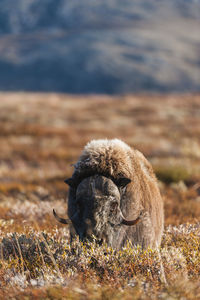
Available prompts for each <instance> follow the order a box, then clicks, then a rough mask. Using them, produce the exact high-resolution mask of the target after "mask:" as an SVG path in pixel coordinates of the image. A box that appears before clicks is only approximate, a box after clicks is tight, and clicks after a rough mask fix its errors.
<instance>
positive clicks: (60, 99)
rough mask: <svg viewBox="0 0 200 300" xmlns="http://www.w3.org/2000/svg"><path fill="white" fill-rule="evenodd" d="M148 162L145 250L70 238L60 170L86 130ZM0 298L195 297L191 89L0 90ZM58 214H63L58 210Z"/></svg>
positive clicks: (199, 164)
mask: <svg viewBox="0 0 200 300" xmlns="http://www.w3.org/2000/svg"><path fill="white" fill-rule="evenodd" d="M105 137H107V138H119V139H123V140H124V141H125V142H127V144H129V145H130V146H133V147H135V148H137V149H139V150H140V151H141V152H142V153H144V155H145V156H146V157H147V158H148V160H149V161H150V162H151V164H152V166H153V168H154V170H155V172H156V175H157V177H158V179H159V187H160V190H161V194H162V197H163V200H164V208H165V228H164V234H163V238H162V242H161V257H162V261H163V267H164V269H165V274H166V279H167V282H168V285H165V284H164V283H162V282H161V281H160V264H159V258H158V254H157V252H156V251H155V250H154V249H151V248H148V249H146V250H142V249H141V248H140V247H132V245H131V244H130V243H127V244H126V245H124V247H123V248H122V249H120V250H119V251H116V250H115V249H113V248H111V247H109V246H108V245H106V244H105V243H103V244H102V245H99V244H97V243H95V241H89V242H87V243H86V244H82V243H81V242H80V241H79V240H78V239H75V240H74V241H73V242H72V243H70V235H69V228H68V225H62V224H59V223H58V222H57V221H56V220H55V218H54V217H53V214H52V209H53V208H55V209H56V211H57V212H58V213H59V214H60V215H61V214H62V213H63V211H64V210H65V209H67V207H66V194H67V186H66V184H65V183H64V179H65V178H66V177H70V176H71V174H72V172H73V167H71V166H70V165H72V164H74V163H75V162H76V161H77V159H78V157H79V154H80V150H81V149H82V148H83V146H84V145H85V144H86V143H87V142H88V141H89V140H91V139H97V138H105ZM0 146H1V147H0V150H1V151H0V206H1V209H0V232H1V240H0V287H1V288H0V299H122V298H123V299H158V298H161V299H200V285H199V279H200V268H199V265H200V221H199V216H200V96H199V95H179V96H178V95H166V96H163V95H162V96H159V95H156V96H132V95H127V96H123V97H122V96H121V97H113V98H112V97H107V96H98V97H97V96H88V97H86V98H85V97H75V96H73V97H72V96H66V95H57V94H49V95H48V94H23V93H19V94H6V93H5V94H3V93H2V94H0ZM63 217H66V215H63Z"/></svg>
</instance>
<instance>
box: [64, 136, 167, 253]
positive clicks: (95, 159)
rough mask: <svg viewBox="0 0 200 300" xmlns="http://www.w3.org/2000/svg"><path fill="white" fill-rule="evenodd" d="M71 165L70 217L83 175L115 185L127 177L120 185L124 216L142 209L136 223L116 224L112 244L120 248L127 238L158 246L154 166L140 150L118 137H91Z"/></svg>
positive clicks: (160, 209)
mask: <svg viewBox="0 0 200 300" xmlns="http://www.w3.org/2000/svg"><path fill="white" fill-rule="evenodd" d="M74 167H75V170H74V173H73V175H72V177H71V179H69V180H68V183H69V185H70V192H69V201H68V215H69V218H70V219H71V220H72V221H73V218H74V216H75V215H76V211H77V204H76V190H77V187H78V185H79V184H80V183H81V182H82V180H83V179H84V178H87V177H89V176H93V175H95V174H99V175H102V176H105V177H106V178H109V179H111V180H112V181H113V182H114V184H116V185H117V186H119V182H120V179H121V178H128V179H130V180H131V182H130V183H129V184H127V185H126V186H125V187H123V188H121V187H120V189H119V190H120V195H121V196H120V197H121V198H120V208H121V211H122V213H123V215H124V216H125V217H126V219H136V218H137V217H138V216H139V215H140V214H141V212H143V215H142V218H141V220H140V222H139V223H138V224H137V225H134V226H131V227H127V226H124V225H123V226H121V227H120V228H118V231H117V232H116V233H115V236H114V238H113V239H112V240H113V243H112V246H113V247H115V248H121V247H122V246H123V245H124V244H125V243H126V241H127V240H130V241H131V242H132V243H133V244H135V245H136V244H139V245H141V246H142V247H143V248H147V247H148V246H150V247H153V248H157V247H159V245H160V242H161V237H162V233H163V224H164V216H163V202H162V198H161V195H160V192H159V189H158V184H157V180H156V177H155V175H154V172H153V169H152V167H151V165H150V163H149V162H148V161H147V160H146V158H145V157H144V156H143V154H142V153H141V152H139V151H137V150H135V149H131V148H130V147H129V146H128V145H127V144H125V143H124V142H122V141H120V140H118V139H114V140H93V141H91V142H90V143H88V144H87V145H86V146H85V148H84V150H83V152H82V155H81V156H80V158H79V160H78V162H77V163H76V164H75V166H74ZM72 231H73V230H72ZM71 234H72V235H73V232H71Z"/></svg>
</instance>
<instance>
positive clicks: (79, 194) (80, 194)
mask: <svg viewBox="0 0 200 300" xmlns="http://www.w3.org/2000/svg"><path fill="white" fill-rule="evenodd" d="M129 182H130V180H129V179H127V178H121V180H119V182H118V183H114V182H113V180H111V179H109V178H107V177H104V176H101V175H94V176H90V177H87V178H85V179H83V180H82V181H81V182H80V183H79V184H78V186H77V188H76V197H75V207H76V211H75V213H74V215H73V216H72V217H71V222H72V224H73V226H74V228H75V230H76V232H77V234H78V235H79V237H80V239H81V240H84V239H90V238H91V237H92V236H95V237H96V238H97V240H99V241H103V240H105V241H106V242H107V243H108V244H111V243H112V235H113V233H114V231H117V230H119V229H120V227H121V226H124V225H126V226H132V225H135V224H136V223H137V222H138V221H139V219H140V217H138V218H137V219H135V220H126V219H125V218H124V216H123V214H122V211H121V209H120V198H121V195H120V192H121V191H120V189H121V188H124V187H125V185H127V184H128V183H129ZM54 216H55V217H56V219H57V220H58V221H59V222H61V223H64V224H67V223H68V220H67V219H62V218H60V217H59V216H58V215H57V214H56V212H55V211H54Z"/></svg>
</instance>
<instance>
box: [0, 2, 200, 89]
mask: <svg viewBox="0 0 200 300" xmlns="http://www.w3.org/2000/svg"><path fill="white" fill-rule="evenodd" d="M199 29H200V1H199V0H196V1H195V0H191V1H185V0H174V1H173V0H168V1H164V0H160V1H159V0H151V1H148V0H125V1H118V0H108V1H105V0H103V1H94V0H85V1H81V0H69V1H66V0H57V1H55V0H43V1H39V0H16V1H12V0H1V2H0V90H10V91H14V90H27V91H58V92H68V93H128V92H139V91H159V92H160V91H161V92H169V91H180V92H184V91H199V90H200V51H199V49H200V33H199Z"/></svg>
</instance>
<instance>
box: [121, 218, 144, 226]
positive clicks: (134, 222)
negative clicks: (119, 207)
mask: <svg viewBox="0 0 200 300" xmlns="http://www.w3.org/2000/svg"><path fill="white" fill-rule="evenodd" d="M139 221H140V217H138V218H137V219H135V220H126V219H125V218H124V217H122V224H124V225H127V226H132V225H136V224H137V223H138V222H139Z"/></svg>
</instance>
